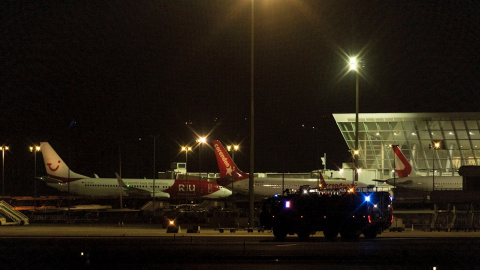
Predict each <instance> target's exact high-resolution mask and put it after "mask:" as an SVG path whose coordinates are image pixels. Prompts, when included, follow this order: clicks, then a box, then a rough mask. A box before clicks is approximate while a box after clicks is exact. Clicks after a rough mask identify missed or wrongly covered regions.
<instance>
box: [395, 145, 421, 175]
mask: <svg viewBox="0 0 480 270" xmlns="http://www.w3.org/2000/svg"><path fill="white" fill-rule="evenodd" d="M392 148H393V151H394V153H395V170H396V171H397V174H398V177H399V178H403V177H407V176H415V175H416V173H415V171H414V170H413V167H412V165H411V164H410V162H408V160H407V158H406V157H405V155H403V153H402V150H400V148H398V146H397V145H392Z"/></svg>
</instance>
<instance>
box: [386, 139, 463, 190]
mask: <svg viewBox="0 0 480 270" xmlns="http://www.w3.org/2000/svg"><path fill="white" fill-rule="evenodd" d="M392 148H393V151H394V153H395V170H396V171H397V174H398V178H390V179H388V180H386V181H385V182H386V183H387V184H389V185H392V186H395V187H402V188H409V189H416V190H423V191H433V185H434V183H435V190H449V189H451V190H461V189H463V178H462V177H461V176H435V177H433V176H421V175H418V174H416V173H415V171H414V169H413V167H412V165H410V163H409V162H408V161H407V158H406V157H405V155H403V153H402V151H401V150H400V148H398V146H396V145H392Z"/></svg>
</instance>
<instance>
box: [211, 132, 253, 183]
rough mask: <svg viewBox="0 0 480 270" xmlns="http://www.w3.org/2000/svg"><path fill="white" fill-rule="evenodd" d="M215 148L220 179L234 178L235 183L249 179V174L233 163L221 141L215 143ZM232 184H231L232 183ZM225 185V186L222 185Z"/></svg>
mask: <svg viewBox="0 0 480 270" xmlns="http://www.w3.org/2000/svg"><path fill="white" fill-rule="evenodd" d="M213 148H214V149H215V156H216V158H217V163H218V170H219V172H220V179H227V178H230V177H231V178H233V181H234V182H236V181H239V180H243V179H246V178H248V174H247V173H244V172H242V171H241V170H240V169H239V168H238V167H237V165H236V164H235V162H233V160H232V158H230V155H229V154H228V153H227V150H225V148H224V147H223V145H222V143H221V142H220V141H217V140H214V141H213ZM230 183H231V182H230ZM222 185H223V184H222Z"/></svg>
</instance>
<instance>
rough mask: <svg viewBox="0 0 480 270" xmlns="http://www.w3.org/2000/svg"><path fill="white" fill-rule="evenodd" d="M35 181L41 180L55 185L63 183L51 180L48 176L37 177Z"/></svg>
mask: <svg viewBox="0 0 480 270" xmlns="http://www.w3.org/2000/svg"><path fill="white" fill-rule="evenodd" d="M37 179H39V180H42V181H43V182H45V183H55V184H58V183H63V182H62V181H61V180H58V179H53V178H50V177H48V176H42V177H37Z"/></svg>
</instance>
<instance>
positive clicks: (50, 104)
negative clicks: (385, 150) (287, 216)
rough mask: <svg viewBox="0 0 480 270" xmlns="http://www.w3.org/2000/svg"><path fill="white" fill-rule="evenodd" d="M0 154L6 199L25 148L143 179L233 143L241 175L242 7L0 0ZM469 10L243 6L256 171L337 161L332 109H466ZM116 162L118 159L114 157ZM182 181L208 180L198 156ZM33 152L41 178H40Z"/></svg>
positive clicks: (474, 57) (209, 166) (475, 18)
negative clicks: (198, 143) (356, 61)
mask: <svg viewBox="0 0 480 270" xmlns="http://www.w3.org/2000/svg"><path fill="white" fill-rule="evenodd" d="M0 23H1V24H0V25H1V27H0V29H1V33H0V89H1V90H0V91H1V98H0V115H1V117H0V144H6V145H9V146H10V148H11V150H10V151H9V152H7V153H5V177H6V186H7V192H6V193H8V191H10V193H29V190H31V188H32V186H33V185H32V184H31V183H32V181H33V179H32V178H33V175H34V159H33V154H32V153H30V152H29V151H28V146H29V145H32V144H34V143H37V144H38V143H39V142H40V141H49V142H50V144H51V145H52V146H53V147H54V149H56V150H57V152H58V153H59V154H60V156H62V158H63V159H64V160H65V161H66V162H67V163H68V164H69V165H70V168H71V169H72V170H74V171H75V172H78V173H82V174H86V175H90V176H92V175H93V173H97V174H99V175H100V176H102V177H114V172H116V171H119V159H120V158H119V157H120V156H121V160H122V175H123V176H124V177H147V178H151V177H152V175H153V171H154V169H153V166H154V162H153V153H154V147H153V141H154V139H153V138H154V137H155V149H156V150H155V167H156V170H157V171H164V170H166V169H168V167H169V164H170V162H173V161H184V160H185V154H184V153H180V152H179V149H180V145H185V144H187V143H190V144H193V143H194V141H195V139H196V136H197V135H205V134H209V137H208V138H209V141H210V143H211V140H213V139H219V140H221V141H222V142H224V143H229V142H237V143H241V152H238V153H236V154H235V160H236V161H237V163H238V165H239V167H241V168H242V169H243V170H244V171H248V170H249V148H250V146H249V142H250V139H249V135H250V65H251V62H250V41H251V29H250V27H251V1H250V0H238V1H233V0H218V1H213V0H185V1H181V0H176V1H173V0H169V1H165V0H157V1H98V0H95V1H27V2H25V1H4V2H2V3H1V4H0ZM479 49H480V4H479V2H478V1H338V0H334V1H317V0H315V1H313V0H311V1H306V0H305V1H302V0H275V1H274V0H255V123H256V124H255V125H256V126H255V157H256V158H255V171H258V172H271V171H276V172H305V171H311V170H313V169H316V168H318V167H323V165H321V163H320V156H323V153H327V159H328V164H327V167H328V168H330V169H335V168H337V166H341V163H342V162H346V161H348V157H349V154H348V149H347V146H346V144H345V142H344V140H343V138H342V136H341V133H340V131H339V130H338V128H337V126H336V124H335V121H334V119H333V117H332V113H354V112H355V75H354V73H352V72H350V73H348V72H347V69H346V67H347V63H346V59H347V55H355V54H359V56H360V57H361V58H362V59H363V65H364V68H363V69H362V71H361V74H362V76H361V79H360V112H361V113H362V112H368V113H381V112H475V111H478V105H479V102H478V100H479V99H480V91H479V90H480V83H479V79H480V51H479ZM120 152H121V155H120V154H119V153H120ZM201 156H202V162H201V163H202V165H200V151H199V149H195V152H194V153H190V154H189V163H188V166H189V169H190V170H192V171H198V170H200V169H202V171H212V172H217V171H218V169H217V167H216V161H215V155H214V153H213V151H212V150H210V149H209V148H208V147H204V148H203V151H202V154H201ZM37 157H38V158H37V159H38V160H37V161H38V162H37V163H38V164H39V165H38V175H43V174H44V173H45V169H44V167H43V166H42V165H40V164H41V160H42V158H41V155H40V154H39V155H38V156H37Z"/></svg>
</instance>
